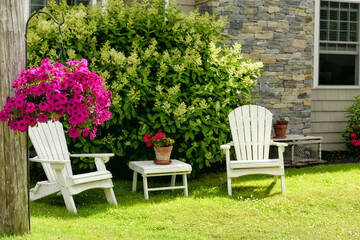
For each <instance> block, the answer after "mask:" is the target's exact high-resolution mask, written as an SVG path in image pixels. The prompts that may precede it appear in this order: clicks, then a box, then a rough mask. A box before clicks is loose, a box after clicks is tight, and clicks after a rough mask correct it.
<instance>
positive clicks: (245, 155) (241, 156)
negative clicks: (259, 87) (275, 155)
mask: <svg viewBox="0 0 360 240" xmlns="http://www.w3.org/2000/svg"><path fill="white" fill-rule="evenodd" d="M229 122H230V129H231V134H232V138H233V142H234V148H235V154H236V158H237V160H264V159H268V158H269V143H270V138H271V123H272V113H271V112H270V111H269V110H267V109H265V108H263V107H260V106H255V105H247V106H242V107H238V108H236V109H235V110H233V111H232V112H231V113H230V114H229Z"/></svg>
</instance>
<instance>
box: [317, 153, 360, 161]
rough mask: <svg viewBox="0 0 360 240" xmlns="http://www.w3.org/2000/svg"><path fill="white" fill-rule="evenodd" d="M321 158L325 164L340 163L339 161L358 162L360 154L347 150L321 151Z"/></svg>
mask: <svg viewBox="0 0 360 240" xmlns="http://www.w3.org/2000/svg"><path fill="white" fill-rule="evenodd" d="M321 154H322V155H321V158H322V160H325V161H326V163H325V164H341V163H360V155H359V154H352V153H349V152H347V151H322V152H321Z"/></svg>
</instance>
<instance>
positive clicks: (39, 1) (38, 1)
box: [30, 0, 97, 14]
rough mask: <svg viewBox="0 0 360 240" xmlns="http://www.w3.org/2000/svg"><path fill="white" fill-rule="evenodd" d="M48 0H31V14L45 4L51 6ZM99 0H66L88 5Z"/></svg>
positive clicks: (70, 3) (74, 3)
mask: <svg viewBox="0 0 360 240" xmlns="http://www.w3.org/2000/svg"><path fill="white" fill-rule="evenodd" d="M47 1H48V0H30V14H31V13H33V12H34V11H36V10H40V9H42V8H43V7H45V6H49V5H48V4H46V3H47ZM57 2H61V0H57ZM96 2H97V0H66V3H67V4H68V5H70V6H74V5H77V4H80V3H82V4H83V5H84V6H88V5H89V4H92V5H93V4H96Z"/></svg>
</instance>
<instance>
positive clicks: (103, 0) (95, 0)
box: [29, 0, 107, 16]
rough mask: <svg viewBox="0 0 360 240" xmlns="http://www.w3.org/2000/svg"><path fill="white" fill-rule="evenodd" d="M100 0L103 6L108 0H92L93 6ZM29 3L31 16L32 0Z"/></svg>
mask: <svg viewBox="0 0 360 240" xmlns="http://www.w3.org/2000/svg"><path fill="white" fill-rule="evenodd" d="M98 1H101V4H102V6H104V4H106V3H107V0H90V4H91V6H94V5H96V4H97V2H98ZM29 5H30V6H29V11H30V13H29V16H30V15H31V0H30V1H29Z"/></svg>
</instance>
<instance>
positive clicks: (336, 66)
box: [318, 1, 359, 86]
mask: <svg viewBox="0 0 360 240" xmlns="http://www.w3.org/2000/svg"><path fill="white" fill-rule="evenodd" d="M319 18H320V19H319V28H320V29H319V55H318V59H319V66H318V72H319V75H318V85H319V86H321V85H330V86H331V85H358V83H359V81H358V75H359V74H358V68H359V66H358V65H359V61H358V59H359V37H358V36H359V30H358V28H359V19H358V18H359V4H357V3H347V2H335V1H321V2H320V12H319Z"/></svg>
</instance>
